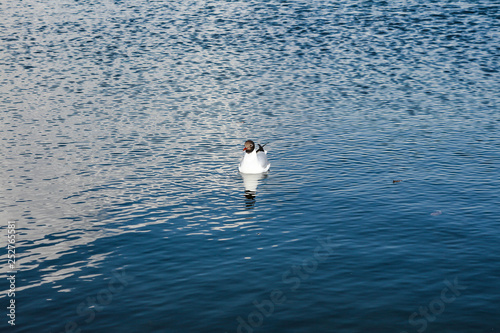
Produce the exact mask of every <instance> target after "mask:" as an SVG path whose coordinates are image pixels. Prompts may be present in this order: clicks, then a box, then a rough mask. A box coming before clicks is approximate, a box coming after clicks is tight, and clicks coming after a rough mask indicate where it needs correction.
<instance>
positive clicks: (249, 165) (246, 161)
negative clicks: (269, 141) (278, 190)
mask: <svg viewBox="0 0 500 333" xmlns="http://www.w3.org/2000/svg"><path fill="white" fill-rule="evenodd" d="M270 167H271V164H270V163H269V161H268V160H267V151H266V150H264V151H259V152H256V151H255V150H254V151H252V152H251V153H245V155H244V156H243V158H242V159H241V162H240V165H239V166H238V169H239V170H240V172H241V173H263V172H267V171H268V170H269V168H270Z"/></svg>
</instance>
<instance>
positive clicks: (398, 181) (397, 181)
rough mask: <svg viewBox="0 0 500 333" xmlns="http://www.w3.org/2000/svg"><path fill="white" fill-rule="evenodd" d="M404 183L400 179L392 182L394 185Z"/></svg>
mask: <svg viewBox="0 0 500 333" xmlns="http://www.w3.org/2000/svg"><path fill="white" fill-rule="evenodd" d="M402 181H403V180H402V179H399V180H393V181H392V183H393V184H394V183H400V182H402Z"/></svg>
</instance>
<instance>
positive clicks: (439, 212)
mask: <svg viewBox="0 0 500 333" xmlns="http://www.w3.org/2000/svg"><path fill="white" fill-rule="evenodd" d="M441 214H443V212H442V211H440V210H436V211H435V212H433V213H431V215H432V216H438V215H441Z"/></svg>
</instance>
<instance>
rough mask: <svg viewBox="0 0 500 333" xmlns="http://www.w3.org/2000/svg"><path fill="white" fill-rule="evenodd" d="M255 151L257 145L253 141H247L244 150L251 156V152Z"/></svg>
mask: <svg viewBox="0 0 500 333" xmlns="http://www.w3.org/2000/svg"><path fill="white" fill-rule="evenodd" d="M254 149H255V144H254V143H253V141H252V140H247V141H246V142H245V148H243V150H244V151H245V152H246V153H247V154H250V153H251V152H253V150H254Z"/></svg>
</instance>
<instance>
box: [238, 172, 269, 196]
mask: <svg viewBox="0 0 500 333" xmlns="http://www.w3.org/2000/svg"><path fill="white" fill-rule="evenodd" d="M241 177H243V184H244V185H245V198H247V199H255V194H256V193H257V185H259V180H261V179H264V178H266V177H267V174H265V173H241Z"/></svg>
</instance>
